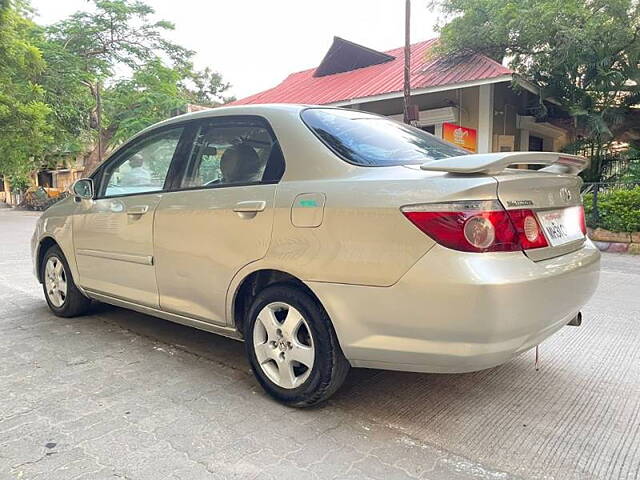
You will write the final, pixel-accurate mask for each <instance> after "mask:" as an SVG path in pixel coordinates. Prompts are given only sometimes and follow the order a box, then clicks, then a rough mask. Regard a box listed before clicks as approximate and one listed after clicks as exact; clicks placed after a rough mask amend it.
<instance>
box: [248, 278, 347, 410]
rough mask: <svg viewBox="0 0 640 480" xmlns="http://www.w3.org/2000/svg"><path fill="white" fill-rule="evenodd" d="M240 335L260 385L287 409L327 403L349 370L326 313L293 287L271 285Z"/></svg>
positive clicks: (254, 305)
mask: <svg viewBox="0 0 640 480" xmlns="http://www.w3.org/2000/svg"><path fill="white" fill-rule="evenodd" d="M244 333H245V346H246V350H247V356H248V357H249V362H250V363H251V368H252V369H253V372H254V374H255V375H256V377H257V379H258V381H259V382H260V384H261V385H262V387H263V388H264V389H265V390H266V391H267V393H269V395H271V396H272V397H273V398H275V399H276V400H278V401H279V402H282V403H284V404H286V405H290V406H294V407H308V406H311V405H315V404H317V403H320V402H322V401H324V400H326V399H327V398H329V397H330V396H331V395H332V394H333V393H334V392H335V391H336V390H337V389H338V388H339V387H340V386H341V385H342V383H343V382H344V379H345V377H346V375H347V373H348V371H349V362H348V361H347V359H346V358H345V357H344V355H343V353H342V350H341V349H340V345H339V344H338V339H337V338H336V334H335V332H334V331H333V327H332V325H331V322H330V320H329V317H328V316H327V314H326V312H325V311H324V309H323V308H322V306H321V305H320V304H319V303H318V302H317V300H315V299H314V298H313V297H312V296H311V295H309V294H308V293H306V292H305V291H303V290H301V289H299V288H297V287H296V286H294V285H289V284H281V285H273V286H270V287H268V288H266V289H265V290H263V291H262V292H260V293H259V294H258V295H257V296H256V298H255V300H254V301H253V304H252V305H251V308H250V309H249V314H248V315H247V318H246V322H245V329H244Z"/></svg>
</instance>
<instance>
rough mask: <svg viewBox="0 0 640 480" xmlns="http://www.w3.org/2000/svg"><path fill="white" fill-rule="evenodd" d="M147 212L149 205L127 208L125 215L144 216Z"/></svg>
mask: <svg viewBox="0 0 640 480" xmlns="http://www.w3.org/2000/svg"><path fill="white" fill-rule="evenodd" d="M148 211H149V205H136V206H135V207H129V208H127V215H144V214H145V213H147V212H148Z"/></svg>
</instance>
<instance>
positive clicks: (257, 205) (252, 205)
mask: <svg viewBox="0 0 640 480" xmlns="http://www.w3.org/2000/svg"><path fill="white" fill-rule="evenodd" d="M265 208H267V202H265V201H264V200H258V201H255V202H254V201H251V202H238V203H236V206H235V207H233V211H234V212H236V213H258V212H262V211H264V209H265Z"/></svg>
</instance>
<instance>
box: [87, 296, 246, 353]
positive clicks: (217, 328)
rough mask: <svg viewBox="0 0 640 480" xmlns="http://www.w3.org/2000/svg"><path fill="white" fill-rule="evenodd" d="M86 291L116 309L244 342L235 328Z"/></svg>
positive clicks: (95, 298)
mask: <svg viewBox="0 0 640 480" xmlns="http://www.w3.org/2000/svg"><path fill="white" fill-rule="evenodd" d="M85 291H86V293H87V296H88V297H90V298H93V299H94V300H98V301H100V302H104V303H108V304H110V305H115V306H116V307H122V308H127V309H129V310H135V311H136V312H139V313H143V314H145V315H151V316H153V317H159V318H162V319H163V320H168V321H170V322H174V323H179V324H181V325H186V326H187V327H193V328H197V329H198V330H204V331H205V332H210V333H215V334H217V335H222V336H223V337H228V338H232V339H233V340H240V341H242V340H243V339H242V336H241V335H240V333H239V332H238V330H236V329H235V328H233V327H224V326H221V325H216V324H214V323H209V322H204V321H202V320H196V319H195V318H191V317H185V316H182V315H177V314H174V313H169V312H164V311H162V310H158V309H157V308H152V307H146V306H144V305H139V304H137V303H133V302H129V301H127V300H122V299H120V298H117V297H112V296H109V295H104V294H102V293H98V292H95V291H93V290H87V289H85Z"/></svg>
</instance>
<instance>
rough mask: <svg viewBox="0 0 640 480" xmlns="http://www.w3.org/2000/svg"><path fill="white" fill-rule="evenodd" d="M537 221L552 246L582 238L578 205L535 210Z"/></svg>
mask: <svg viewBox="0 0 640 480" xmlns="http://www.w3.org/2000/svg"><path fill="white" fill-rule="evenodd" d="M537 215H538V221H539V222H540V226H541V227H542V229H543V230H544V234H545V236H546V237H547V241H548V242H549V243H550V244H551V246H552V247H556V246H558V245H563V244H565V243H569V242H573V241H575V240H582V238H584V235H583V233H582V226H581V213H580V207H569V208H560V209H558V210H546V211H543V212H537Z"/></svg>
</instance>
